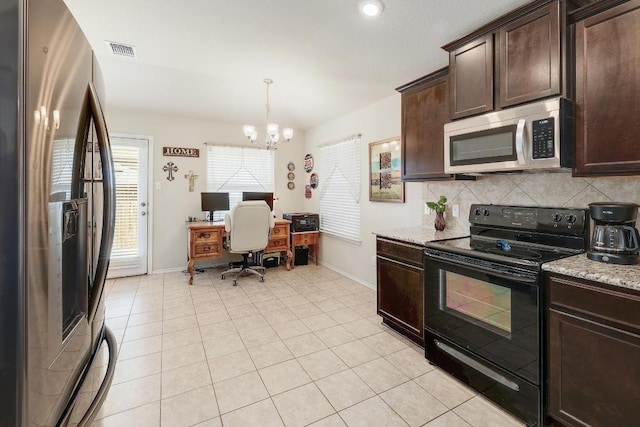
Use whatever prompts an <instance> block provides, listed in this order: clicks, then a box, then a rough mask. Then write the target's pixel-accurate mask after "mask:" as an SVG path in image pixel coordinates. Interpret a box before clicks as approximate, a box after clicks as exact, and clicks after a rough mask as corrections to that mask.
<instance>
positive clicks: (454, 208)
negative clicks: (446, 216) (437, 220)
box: [451, 205, 460, 218]
mask: <svg viewBox="0 0 640 427" xmlns="http://www.w3.org/2000/svg"><path fill="white" fill-rule="evenodd" d="M451 215H453V217H454V218H458V217H459V216H460V205H451Z"/></svg>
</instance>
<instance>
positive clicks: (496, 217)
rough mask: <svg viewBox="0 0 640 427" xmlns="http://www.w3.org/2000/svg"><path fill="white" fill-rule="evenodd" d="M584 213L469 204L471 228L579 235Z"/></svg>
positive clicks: (566, 210)
mask: <svg viewBox="0 0 640 427" xmlns="http://www.w3.org/2000/svg"><path fill="white" fill-rule="evenodd" d="M587 219H588V216H587V210H586V209H572V208H546V207H537V206H533V207H525V206H503V205H471V210H470V212H469V222H470V223H471V224H472V225H484V226H493V227H505V228H515V229H523V230H537V231H550V232H554V233H565V234H582V233H584V231H585V227H586V225H587Z"/></svg>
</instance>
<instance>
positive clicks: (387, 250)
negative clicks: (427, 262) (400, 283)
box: [376, 238, 423, 268]
mask: <svg viewBox="0 0 640 427" xmlns="http://www.w3.org/2000/svg"><path fill="white" fill-rule="evenodd" d="M376 246H377V253H378V255H379V256H384V257H388V258H391V259H395V260H400V261H404V262H406V263H408V264H413V265H415V266H417V267H420V268H422V249H423V248H422V246H416V245H411V244H409V243H401V242H394V241H391V240H386V239H380V238H378V239H377V240H376Z"/></svg>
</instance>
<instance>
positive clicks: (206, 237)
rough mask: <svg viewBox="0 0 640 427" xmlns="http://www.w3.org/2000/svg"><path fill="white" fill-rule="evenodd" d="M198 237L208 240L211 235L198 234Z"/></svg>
mask: <svg viewBox="0 0 640 427" xmlns="http://www.w3.org/2000/svg"><path fill="white" fill-rule="evenodd" d="M200 237H202V238H204V239H208V238H209V237H211V234H209V233H200Z"/></svg>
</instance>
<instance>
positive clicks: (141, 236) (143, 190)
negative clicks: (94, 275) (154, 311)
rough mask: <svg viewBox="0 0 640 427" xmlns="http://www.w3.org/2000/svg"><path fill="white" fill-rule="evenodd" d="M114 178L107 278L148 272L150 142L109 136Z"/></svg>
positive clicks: (141, 139)
mask: <svg viewBox="0 0 640 427" xmlns="http://www.w3.org/2000/svg"><path fill="white" fill-rule="evenodd" d="M111 150H112V155H113V165H114V171H115V178H116V221H115V229H114V237H113V248H112V249H111V262H110V265H109V277H110V278H112V277H121V276H131V275H137V274H145V273H147V264H148V252H147V250H148V240H147V238H148V226H149V224H148V220H147V218H148V216H147V212H148V209H147V203H148V200H147V196H148V194H147V180H148V150H149V140H147V139H144V138H133V137H131V138H130V137H117V136H113V137H111Z"/></svg>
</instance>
